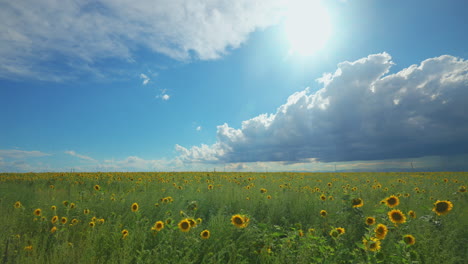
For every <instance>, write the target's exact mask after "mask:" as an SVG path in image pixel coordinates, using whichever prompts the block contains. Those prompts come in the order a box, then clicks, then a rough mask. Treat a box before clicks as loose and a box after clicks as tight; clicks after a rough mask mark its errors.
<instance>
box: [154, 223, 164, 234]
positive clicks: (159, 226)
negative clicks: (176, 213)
mask: <svg viewBox="0 0 468 264" xmlns="http://www.w3.org/2000/svg"><path fill="white" fill-rule="evenodd" d="M163 228H164V222H163V221H157V222H156V223H154V226H153V227H152V228H151V230H155V231H158V232H159V231H161V230H162V229H163Z"/></svg>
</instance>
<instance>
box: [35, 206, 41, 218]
mask: <svg viewBox="0 0 468 264" xmlns="http://www.w3.org/2000/svg"><path fill="white" fill-rule="evenodd" d="M41 213H42V210H41V209H40V208H37V209H36V210H34V215H35V216H41Z"/></svg>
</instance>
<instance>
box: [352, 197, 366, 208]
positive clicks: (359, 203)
mask: <svg viewBox="0 0 468 264" xmlns="http://www.w3.org/2000/svg"><path fill="white" fill-rule="evenodd" d="M351 204H352V205H353V208H357V207H361V206H363V205H364V201H363V200H362V199H361V198H354V199H353V200H352V201H351Z"/></svg>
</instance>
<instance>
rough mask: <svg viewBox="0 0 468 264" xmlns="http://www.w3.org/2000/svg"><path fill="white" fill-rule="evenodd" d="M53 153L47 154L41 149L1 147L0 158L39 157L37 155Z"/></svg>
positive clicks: (43, 155) (42, 155)
mask: <svg viewBox="0 0 468 264" xmlns="http://www.w3.org/2000/svg"><path fill="white" fill-rule="evenodd" d="M50 155H51V154H47V153H44V152H41V151H37V150H32V151H27V150H19V149H0V158H4V159H7V158H11V159H26V158H37V157H45V156H50Z"/></svg>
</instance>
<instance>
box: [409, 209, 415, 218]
mask: <svg viewBox="0 0 468 264" xmlns="http://www.w3.org/2000/svg"><path fill="white" fill-rule="evenodd" d="M408 215H409V217H411V218H416V212H415V211H413V210H410V211H409V212H408Z"/></svg>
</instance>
